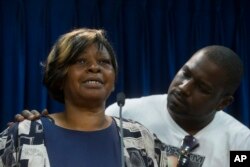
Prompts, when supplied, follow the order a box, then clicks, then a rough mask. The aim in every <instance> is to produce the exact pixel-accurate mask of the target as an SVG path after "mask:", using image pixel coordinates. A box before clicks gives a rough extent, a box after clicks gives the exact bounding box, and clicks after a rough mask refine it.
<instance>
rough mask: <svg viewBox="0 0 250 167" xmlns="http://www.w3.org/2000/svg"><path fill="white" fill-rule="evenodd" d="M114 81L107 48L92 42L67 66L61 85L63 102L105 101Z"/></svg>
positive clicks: (113, 72)
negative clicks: (62, 84)
mask: <svg viewBox="0 0 250 167" xmlns="http://www.w3.org/2000/svg"><path fill="white" fill-rule="evenodd" d="M114 83H115V71H114V68H113V66H112V63H111V57H110V55H109V53H108V51H107V49H106V48H105V47H104V46H102V47H98V45H97V44H92V45H90V46H88V47H87V48H86V49H85V50H84V51H83V52H82V53H81V54H80V55H79V57H78V58H77V60H76V61H75V63H73V64H72V65H71V66H69V69H68V73H67V76H66V80H65V81H64V87H63V89H64V97H65V103H66V102H67V101H71V102H73V103H77V104H83V103H87V104H89V102H91V103H93V102H100V103H105V101H106V99H107V98H108V96H109V95H110V93H111V92H112V90H113V89H114Z"/></svg>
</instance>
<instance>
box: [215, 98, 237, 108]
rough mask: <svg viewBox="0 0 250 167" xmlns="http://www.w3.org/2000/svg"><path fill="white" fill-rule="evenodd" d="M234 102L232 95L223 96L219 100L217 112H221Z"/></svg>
mask: <svg viewBox="0 0 250 167" xmlns="http://www.w3.org/2000/svg"><path fill="white" fill-rule="evenodd" d="M233 101H234V97H233V96H232V95H228V96H225V97H223V98H222V99H221V102H220V103H219V105H218V107H217V108H216V110H217V111H219V110H223V109H224V108H226V107H227V106H229V105H230V104H231V103H232V102H233Z"/></svg>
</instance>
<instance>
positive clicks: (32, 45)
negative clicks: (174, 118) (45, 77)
mask: <svg viewBox="0 0 250 167" xmlns="http://www.w3.org/2000/svg"><path fill="white" fill-rule="evenodd" d="M78 27H88V28H102V29H105V30H106V31H107V35H108V37H109V39H110V41H111V43H112V45H113V46H114V48H115V51H116V53H117V58H118V63H119V77H118V81H117V84H116V90H115V91H114V92H113V94H112V95H111V97H110V99H109V101H108V104H110V103H112V102H114V101H115V98H116V93H117V92H120V91H123V92H125V94H126V96H127V97H138V96H142V95H149V94H159V93H165V92H166V91H167V88H168V86H169V84H170V82H171V80H172V79H173V77H174V75H175V73H176V72H177V70H178V69H179V68H180V67H181V66H182V65H183V63H185V62H186V61H187V60H188V58H189V57H190V56H191V55H192V54H193V53H194V52H195V51H196V50H197V49H199V48H201V47H204V46H206V45H213V44H219V45H224V46H227V47H230V48H231V49H232V50H234V51H235V52H236V53H238V54H239V56H240V57H241V59H242V60H243V62H244V65H245V74H244V79H243V81H242V84H241V86H240V88H239V90H238V91H237V93H236V98H235V101H234V103H233V104H232V105H231V106H230V107H229V108H228V110H227V112H229V113H230V114H232V115H233V116H234V117H236V118H237V119H238V120H240V121H241V122H243V123H244V124H245V125H247V126H248V127H250V115H249V111H248V110H249V102H250V101H249V95H250V94H249V93H250V91H249V82H250V79H249V68H250V67H249V63H250V61H249V53H250V38H249V37H250V35H249V33H250V1H249V0H0V76H1V82H0V93H1V96H0V97H1V99H0V130H3V129H4V128H5V127H6V123H7V122H8V121H11V120H13V117H14V115H15V114H16V113H20V112H21V111H22V110H23V109H29V110H31V109H37V110H40V111H41V110H42V109H44V108H48V109H49V112H51V113H52V112H57V111H61V110H63V109H62V106H61V105H60V104H59V103H57V102H55V101H53V100H51V98H50V97H49V96H48V94H47V90H46V89H45V88H44V87H43V85H42V68H41V65H40V63H41V62H42V61H44V60H45V58H46V57H47V54H48V52H49V51H50V49H51V47H52V44H53V43H54V42H55V40H56V39H57V38H58V37H59V36H60V35H61V34H64V33H66V32H68V31H70V30H72V29H73V28H78Z"/></svg>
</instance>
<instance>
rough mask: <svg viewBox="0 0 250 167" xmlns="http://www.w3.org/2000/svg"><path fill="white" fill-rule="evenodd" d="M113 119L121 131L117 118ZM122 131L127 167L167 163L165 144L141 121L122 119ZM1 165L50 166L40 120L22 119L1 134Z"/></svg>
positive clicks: (163, 165)
mask: <svg viewBox="0 0 250 167" xmlns="http://www.w3.org/2000/svg"><path fill="white" fill-rule="evenodd" d="M113 119H114V120H115V122H116V126H117V128H118V129H119V131H120V128H119V125H120V120H119V119H118V118H116V117H113ZM123 134H124V140H123V143H124V160H125V164H126V165H125V166H126V167H166V166H167V155H166V152H165V151H164V150H165V148H166V146H165V145H164V144H162V143H161V141H160V140H159V139H158V138H157V137H156V136H155V135H153V134H152V133H150V132H149V131H148V130H147V129H146V128H145V127H144V126H142V125H141V124H140V123H138V122H134V121H132V120H126V119H124V120H123ZM31 164H32V165H31ZM34 164H35V165H34ZM0 167H50V162H49V157H48V154H47V150H46V145H44V131H43V125H42V122H41V120H36V121H29V120H24V121H22V122H20V123H16V124H15V125H13V126H11V127H9V128H7V129H6V130H4V131H3V132H2V133H0Z"/></svg>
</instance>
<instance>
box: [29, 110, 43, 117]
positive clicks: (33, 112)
mask: <svg viewBox="0 0 250 167" xmlns="http://www.w3.org/2000/svg"><path fill="white" fill-rule="evenodd" d="M30 112H31V114H33V115H34V117H35V119H39V118H40V116H41V114H40V113H39V112H38V111H37V110H31V111H30Z"/></svg>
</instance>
